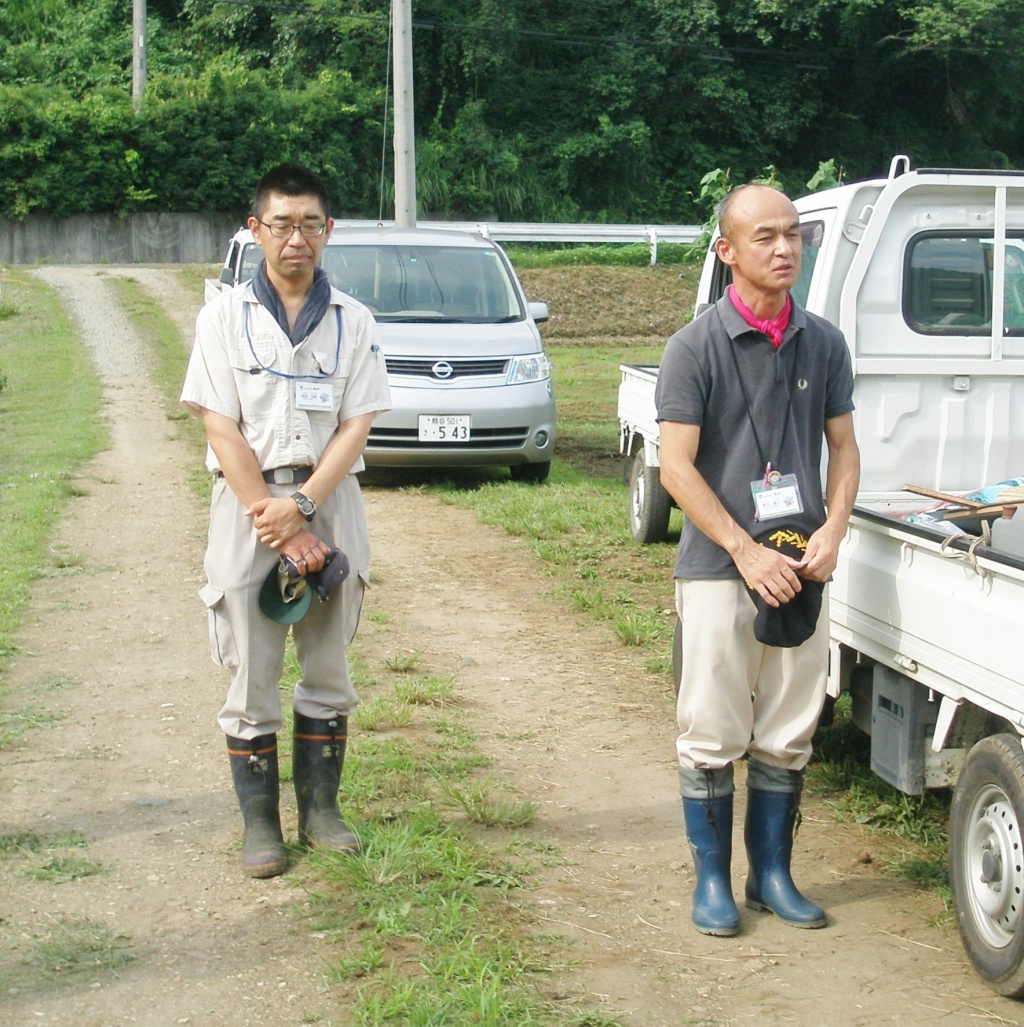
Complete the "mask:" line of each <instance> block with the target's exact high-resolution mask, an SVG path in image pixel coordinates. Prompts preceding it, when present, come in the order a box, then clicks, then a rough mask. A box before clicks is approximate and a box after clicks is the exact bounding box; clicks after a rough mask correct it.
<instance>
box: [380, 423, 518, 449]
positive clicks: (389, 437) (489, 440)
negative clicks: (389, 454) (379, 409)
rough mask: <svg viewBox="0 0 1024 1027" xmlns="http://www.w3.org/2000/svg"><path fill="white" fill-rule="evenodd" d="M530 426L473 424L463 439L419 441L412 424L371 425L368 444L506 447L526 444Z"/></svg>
mask: <svg viewBox="0 0 1024 1027" xmlns="http://www.w3.org/2000/svg"><path fill="white" fill-rule="evenodd" d="M529 431H530V429H529V428H527V427H523V428H473V429H471V430H470V433H469V439H468V440H467V441H466V442H458V443H450V442H420V440H419V438H418V437H417V436H418V432H417V431H416V429H415V428H383V427H380V428H371V429H370V438H369V440H368V441H367V448H369V449H373V448H379V449H384V448H387V449H443V448H449V447H450V448H451V449H452V450H453V451H454V450H466V449H508V448H509V447H511V446H523V445H525V444H526V436H527V435H528V434H529Z"/></svg>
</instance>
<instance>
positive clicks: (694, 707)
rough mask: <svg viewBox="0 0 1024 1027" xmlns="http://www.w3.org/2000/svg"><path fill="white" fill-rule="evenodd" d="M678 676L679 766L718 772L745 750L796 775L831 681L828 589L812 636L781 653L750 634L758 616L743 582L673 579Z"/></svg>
mask: <svg viewBox="0 0 1024 1027" xmlns="http://www.w3.org/2000/svg"><path fill="white" fill-rule="evenodd" d="M676 610H677V611H678V613H679V616H680V618H681V620H682V624H683V671H682V680H681V683H680V687H679V698H678V700H677V703H676V719H677V721H678V723H679V737H678V738H677V740H676V752H677V754H678V756H679V765H680V766H681V767H686V768H689V769H696V770H717V769H720V768H723V767H726V766H728V765H729V764H730V763H731V762H732V761H733V760H737V759H740V758H741V757H742V756H743V755H744V754H745V753H749V754H750V755H751V756H753V757H754V758H755V759H757V760H759V761H760V762H761V763H766V764H768V765H769V766H772V767H781V768H783V769H786V770H801V769H803V767H804V766H806V764H807V761H808V760H809V759H810V758H811V737H812V736H813V734H814V731H815V728H816V727H817V724H818V718H819V716H820V715H821V708H822V704H823V703H824V700H825V685H826V681H827V677H828V638H829V631H828V622H829V618H828V587H827V586H826V588H825V594H824V596H823V597H822V606H821V614H820V616H819V617H818V624H817V628H816V630H815V632H814V634H813V635H812V636H811V637H810V638H809V639H808V640H807V641H806V642H804V644H803V645H800V646H796V647H794V648H792V649H781V648H776V647H774V646H767V645H762V644H761V643H760V642H758V641H757V639H756V638H755V637H754V615H755V613H756V612H757V611H756V607H755V606H754V604H753V602H751V600H750V597H749V596H748V595H747V586H746V585H745V584H744V583H743V582H742V581H737V580H729V581H681V580H677V581H676Z"/></svg>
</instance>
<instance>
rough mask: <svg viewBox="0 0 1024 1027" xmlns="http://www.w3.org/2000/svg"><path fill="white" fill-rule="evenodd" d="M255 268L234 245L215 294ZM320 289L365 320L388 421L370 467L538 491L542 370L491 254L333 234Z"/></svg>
mask: <svg viewBox="0 0 1024 1027" xmlns="http://www.w3.org/2000/svg"><path fill="white" fill-rule="evenodd" d="M262 259H263V253H262V250H261V249H260V248H259V247H258V246H257V245H256V244H255V243H254V242H253V239H252V235H251V233H250V232H249V231H248V230H242V231H240V232H238V233H236V234H235V236H234V238H233V239H232V241H231V247H230V249H229V251H228V256H227V259H226V260H225V262H224V267H223V269H222V270H221V275H220V283H222V284H226V285H234V284H237V283H238V282H242V281H247V280H248V279H249V278H251V277H252V273H253V271H254V270H255V268H256V267H257V265H258V264H259V262H260V261H261V260H262ZM322 264H323V267H324V270H325V271H326V272H327V274H328V275H329V277H330V279H331V283H332V284H333V285H334V286H335V287H336V288H338V289H340V290H341V291H342V292H346V293H348V294H349V295H350V296H354V297H355V298H356V299H358V300H359V301H360V302H361V303H364V304H365V305H366V306H367V307H369V308H370V310H371V311H373V314H374V317H375V318H376V320H377V324H378V326H379V329H380V339H381V348H382V349H383V351H384V356H385V359H386V361H387V368H388V382H389V384H390V386H391V396H392V400H393V402H394V409H392V410H391V411H389V412H388V413H386V414H382V415H381V416H380V417H378V418H377V419H376V420H375V421H374V422H373V427H372V428H371V430H370V438H369V441H368V443H367V446H366V452H365V454H364V455H365V460H366V464H367V466H370V467H374V466H376V467H384V466H390V467H454V466H483V465H503V466H507V467H508V468H509V470H510V472H511V474H512V477H513V479H515V480H518V481H535V482H540V481H544V480H545V479H546V478H547V476H548V471H549V470H550V467H551V456H552V453H553V451H554V448H555V398H554V392H553V390H552V387H551V364H550V362H549V361H548V358H547V356H546V355H545V353H544V347H543V345H542V342H541V337H540V332H539V331H538V330H537V324H538V323H539V322H542V321H545V320H547V317H548V309H547V306H546V304H544V303H528V302H527V301H526V298H525V296H524V295H523V290H522V286H521V285H520V284H519V280H518V279H517V278H516V275H515V272H514V271H513V270H512V267H511V265H510V264H509V262H508V259H507V257H506V256H505V254H504V253H503V252H502V250H501V249H500V247H498V246H496V245H495V244H494V243H492V242H491V241H489V240H487V239H484V238H483V237H481V236H478V235H472V234H469V233H465V232H454V231H451V232H450V231H444V230H437V229H428V228H404V229H403V228H376V229H375V228H369V229H363V228H335V229H334V231H333V232H332V233H331V237H330V239H329V240H328V243H327V246H326V247H325V248H324V253H323V257H322Z"/></svg>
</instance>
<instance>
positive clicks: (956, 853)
mask: <svg viewBox="0 0 1024 1027" xmlns="http://www.w3.org/2000/svg"><path fill="white" fill-rule="evenodd" d="M1022 826H1024V752H1022V750H1021V740H1020V739H1019V738H1018V737H1017V736H1016V735H1010V734H1003V735H992V736H990V737H989V738H983V739H982V740H981V741H980V742H978V744H977V745H975V746H974V748H973V749H971V751H970V752H969V753H968V755H967V761H966V762H965V764H964V769H963V771H962V772H961V774H960V779H959V780H958V781H957V784H956V790H955V791H954V793H953V803H952V806H951V808H950V816H949V870H950V873H949V879H950V887H951V890H952V893H953V905H954V908H955V909H956V916H957V925H958V926H959V928H960V937H961V938H962V940H963V943H964V948H965V949H966V950H967V955H968V956H969V957H970V959H971V962H972V963H973V964H974V967H975V969H976V970H977V971H978V973H979V974H981V976H982V977H984V978H985V980H986V981H988V982H989V984H991V985H992V987H993V988H995V990H996V991H997V992H998V993H999V994H1000V995H1005V996H1006V997H1007V998H1020V997H1021V996H1024V967H1022V966H1021V963H1022V961H1024V923H1022V918H1021V913H1022V911H1024V838H1022V837H1021V827H1022Z"/></svg>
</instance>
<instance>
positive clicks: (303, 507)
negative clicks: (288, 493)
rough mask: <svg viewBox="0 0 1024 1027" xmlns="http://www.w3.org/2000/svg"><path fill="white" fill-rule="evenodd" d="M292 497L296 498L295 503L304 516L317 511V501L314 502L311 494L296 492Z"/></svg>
mask: <svg viewBox="0 0 1024 1027" xmlns="http://www.w3.org/2000/svg"><path fill="white" fill-rule="evenodd" d="M292 499H294V500H295V505H296V506H297V507H298V508H299V513H301V514H302V516H303V517H312V516H313V514H314V513H316V503H314V502H313V500H312V499H310V498H309V496H304V495H303V494H302V493H301V492H296V493H295V494H294V495H293V496H292Z"/></svg>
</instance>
